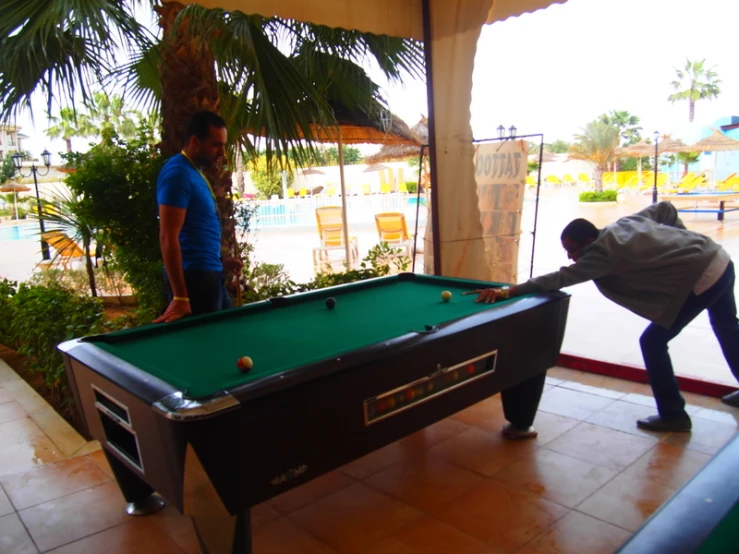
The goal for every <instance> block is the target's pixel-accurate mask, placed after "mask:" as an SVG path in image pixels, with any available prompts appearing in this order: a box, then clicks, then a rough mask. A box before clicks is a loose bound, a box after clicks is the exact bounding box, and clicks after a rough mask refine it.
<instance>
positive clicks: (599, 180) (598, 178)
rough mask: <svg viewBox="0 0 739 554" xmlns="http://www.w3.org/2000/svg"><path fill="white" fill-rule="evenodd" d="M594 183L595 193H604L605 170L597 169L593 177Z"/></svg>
mask: <svg viewBox="0 0 739 554" xmlns="http://www.w3.org/2000/svg"><path fill="white" fill-rule="evenodd" d="M593 182H594V183H595V192H603V168H602V167H596V168H595V174H594V175H593Z"/></svg>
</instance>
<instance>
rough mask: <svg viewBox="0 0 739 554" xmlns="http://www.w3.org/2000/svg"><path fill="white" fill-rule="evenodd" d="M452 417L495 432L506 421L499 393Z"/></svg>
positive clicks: (498, 430)
mask: <svg viewBox="0 0 739 554" xmlns="http://www.w3.org/2000/svg"><path fill="white" fill-rule="evenodd" d="M452 419H454V420H456V421H460V422H462V423H465V424H467V425H474V426H475V427H479V428H480V429H485V430H486V431H495V432H500V429H501V428H502V427H503V425H505V423H506V419H505V417H504V416H503V405H502V404H501V401H500V395H499V394H496V395H495V396H491V397H490V398H487V399H485V400H483V401H482V402H478V403H477V404H473V405H472V406H470V407H469V408H466V409H464V410H462V411H461V412H458V413H456V414H454V415H453V416H452Z"/></svg>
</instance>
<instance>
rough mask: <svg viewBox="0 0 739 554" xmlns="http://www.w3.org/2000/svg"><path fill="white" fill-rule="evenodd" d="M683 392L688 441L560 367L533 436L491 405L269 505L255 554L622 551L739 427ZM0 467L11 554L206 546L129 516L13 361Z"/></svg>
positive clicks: (633, 394) (88, 453)
mask: <svg viewBox="0 0 739 554" xmlns="http://www.w3.org/2000/svg"><path fill="white" fill-rule="evenodd" d="M686 396H687V401H688V404H689V405H688V410H689V412H690V413H691V415H692V418H693V433H692V434H670V433H648V432H644V431H641V430H639V429H637V428H636V427H635V425H634V420H635V419H637V418H639V417H644V416H646V415H649V414H651V413H653V412H654V410H655V408H654V401H653V399H652V397H651V395H650V391H649V388H648V387H647V386H646V385H642V384H637V383H630V382H625V381H620V380H617V379H613V378H609V377H603V376H598V375H592V374H584V373H580V372H577V371H572V370H567V369H560V368H554V369H552V370H550V372H549V377H548V378H547V386H546V389H545V392H544V397H543V399H542V402H541V405H540V411H539V414H538V416H537V420H536V423H535V425H536V426H537V428H538V430H539V437H538V438H537V439H535V440H532V441H523V442H521V441H506V440H503V439H502V438H501V436H500V433H499V430H500V426H501V425H502V423H503V421H504V419H503V415H502V407H501V404H500V397H499V396H495V397H492V398H490V399H488V400H485V401H483V402H481V403H479V404H476V405H474V406H472V407H470V408H468V409H466V410H464V411H462V412H459V413H458V414H456V415H454V416H452V417H450V418H448V419H445V420H443V421H441V422H439V423H437V424H435V425H432V426H430V427H428V428H427V429H424V430H423V431H420V432H419V433H416V434H414V435H411V436H409V437H407V438H405V439H403V440H400V441H398V442H396V443H393V444H391V445H389V446H387V447H385V448H382V449H380V450H378V451H376V452H374V453H372V454H370V455H368V456H365V457H364V458H360V459H359V460H357V461H355V462H352V463H350V464H348V465H346V466H344V467H342V468H340V469H338V470H336V471H333V472H331V473H328V474H326V475H325V476H322V477H319V478H318V479H315V480H313V481H311V482H310V483H307V484H305V485H303V486H301V487H299V488H297V489H295V490H293V491H290V492H288V493H286V494H283V495H281V496H278V497H276V498H274V499H272V500H270V501H268V502H266V503H264V504H261V505H259V506H257V507H256V508H254V509H253V510H252V522H253V529H254V551H255V553H257V554H401V553H402V554H437V553H438V554H441V553H443V554H447V553H450V552H453V553H455V554H507V553H514V552H515V553H520V554H548V553H552V554H554V553H557V554H599V553H602V554H606V553H610V552H613V551H614V550H615V549H617V548H618V546H619V545H621V544H622V543H623V542H624V541H626V540H627V539H628V537H629V536H630V535H631V533H633V532H634V531H636V530H637V529H638V528H639V526H640V525H641V524H642V523H643V522H644V521H645V520H646V519H647V518H648V517H649V516H650V515H651V514H652V513H653V512H654V511H655V510H657V509H658V508H659V506H660V505H661V504H662V503H663V502H665V501H666V500H667V499H668V498H669V497H670V496H671V495H672V494H674V493H675V492H676V491H677V490H678V489H679V488H680V487H682V486H683V485H684V484H685V483H686V482H687V481H688V480H689V479H690V478H691V477H692V476H693V474H694V473H695V472H697V471H698V470H699V469H700V468H701V467H702V466H703V465H704V464H705V463H706V462H707V461H708V460H709V459H710V457H711V455H713V454H714V453H716V452H717V451H718V450H719V449H720V448H721V446H722V445H723V444H724V443H725V442H726V441H728V440H729V439H730V438H731V437H732V436H734V434H735V433H736V431H737V418H738V416H739V410H733V409H731V408H728V407H726V406H724V405H722V404H721V403H720V402H719V401H718V400H717V399H711V398H707V397H704V396H698V395H686ZM0 460H1V463H0V552H2V553H3V554H36V553H40V552H53V553H55V554H100V553H101V552H105V553H106V554H149V553H152V554H154V553H156V554H183V553H188V554H196V553H197V552H199V551H200V549H199V547H198V543H197V539H196V537H195V533H194V531H193V528H192V525H191V523H190V520H189V519H188V518H186V517H184V516H181V515H180V514H178V513H177V512H176V511H175V510H174V509H173V508H171V507H167V508H165V509H164V510H163V511H161V512H158V513H157V514H154V515H151V516H147V517H141V518H134V517H129V516H127V515H126V514H125V512H124V506H125V503H124V500H123V497H122V496H121V493H120V492H119V489H118V487H117V485H116V483H115V481H114V480H113V478H112V474H111V470H110V467H109V466H108V464H107V463H106V461H105V457H104V455H103V453H102V452H101V451H100V446H99V445H98V443H97V442H91V443H86V442H85V441H84V439H82V437H80V436H79V435H78V434H77V433H76V432H75V431H74V430H73V429H71V428H70V427H69V426H68V425H67V424H66V423H65V422H64V421H63V420H61V418H60V417H59V416H58V415H57V414H56V413H55V412H53V410H51V409H50V408H49V407H48V405H46V404H45V402H44V401H43V400H42V399H41V398H40V397H39V396H38V395H37V394H36V393H35V392H34V391H33V390H31V389H30V387H28V385H26V383H25V382H24V381H22V380H20V378H19V377H18V376H17V375H16V374H15V373H14V372H13V371H12V370H11V369H10V368H9V367H8V366H7V365H6V364H5V363H4V362H2V361H1V360H0ZM501 506H507V507H509V509H501Z"/></svg>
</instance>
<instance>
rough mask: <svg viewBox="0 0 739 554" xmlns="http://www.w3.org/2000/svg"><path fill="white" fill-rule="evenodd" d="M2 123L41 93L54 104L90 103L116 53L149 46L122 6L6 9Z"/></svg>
mask: <svg viewBox="0 0 739 554" xmlns="http://www.w3.org/2000/svg"><path fill="white" fill-rule="evenodd" d="M0 36H3V37H4V39H3V47H2V48H0V119H5V118H9V117H11V116H13V115H15V114H16V113H18V111H19V110H22V109H24V108H28V109H30V107H31V97H32V96H33V94H34V93H36V92H37V91H40V92H43V93H44V94H45V95H46V100H47V110H48V111H49V112H50V111H51V106H52V102H53V100H54V99H57V100H58V101H59V102H60V104H70V105H71V104H72V103H73V101H74V99H75V94H76V93H77V92H78V91H79V92H80V93H81V94H82V97H83V98H84V99H88V98H89V97H90V95H91V94H90V93H91V87H92V85H93V83H95V82H97V81H99V80H100V79H101V78H102V77H103V76H104V75H106V74H107V73H108V72H109V71H110V70H111V69H112V68H113V67H114V64H115V60H114V57H113V54H112V52H113V51H114V49H115V48H116V47H118V48H120V47H123V48H129V47H131V45H132V44H134V43H138V44H140V45H143V44H145V43H147V42H149V36H148V33H147V32H146V30H145V29H144V28H143V27H141V25H139V23H137V22H136V20H135V19H134V17H133V16H132V14H131V13H130V12H129V11H128V9H127V7H126V4H125V3H123V2H119V1H116V0H54V1H53V2H49V1H47V0H5V1H4V2H2V3H0Z"/></svg>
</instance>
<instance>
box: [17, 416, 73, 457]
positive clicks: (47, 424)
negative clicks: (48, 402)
mask: <svg viewBox="0 0 739 554" xmlns="http://www.w3.org/2000/svg"><path fill="white" fill-rule="evenodd" d="M30 416H31V418H32V419H33V420H34V421H35V422H36V423H37V424H38V426H39V427H41V430H42V431H43V432H44V433H46V435H47V436H48V437H49V438H50V439H51V440H52V441H53V442H54V444H56V445H57V446H58V447H59V450H61V451H62V453H63V454H64V455H65V456H72V455H73V454H74V453H75V452H77V451H78V450H79V449H80V448H82V447H83V446H85V444H87V441H86V440H85V439H84V438H83V437H82V435H80V434H79V433H78V432H77V431H76V430H75V429H74V427H72V426H71V425H70V424H69V423H67V422H66V421H65V420H64V418H63V417H62V416H60V415H59V414H58V413H56V412H55V411H54V410H53V409H51V408H48V409H45V410H39V411H37V412H33V413H31V414H30Z"/></svg>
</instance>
